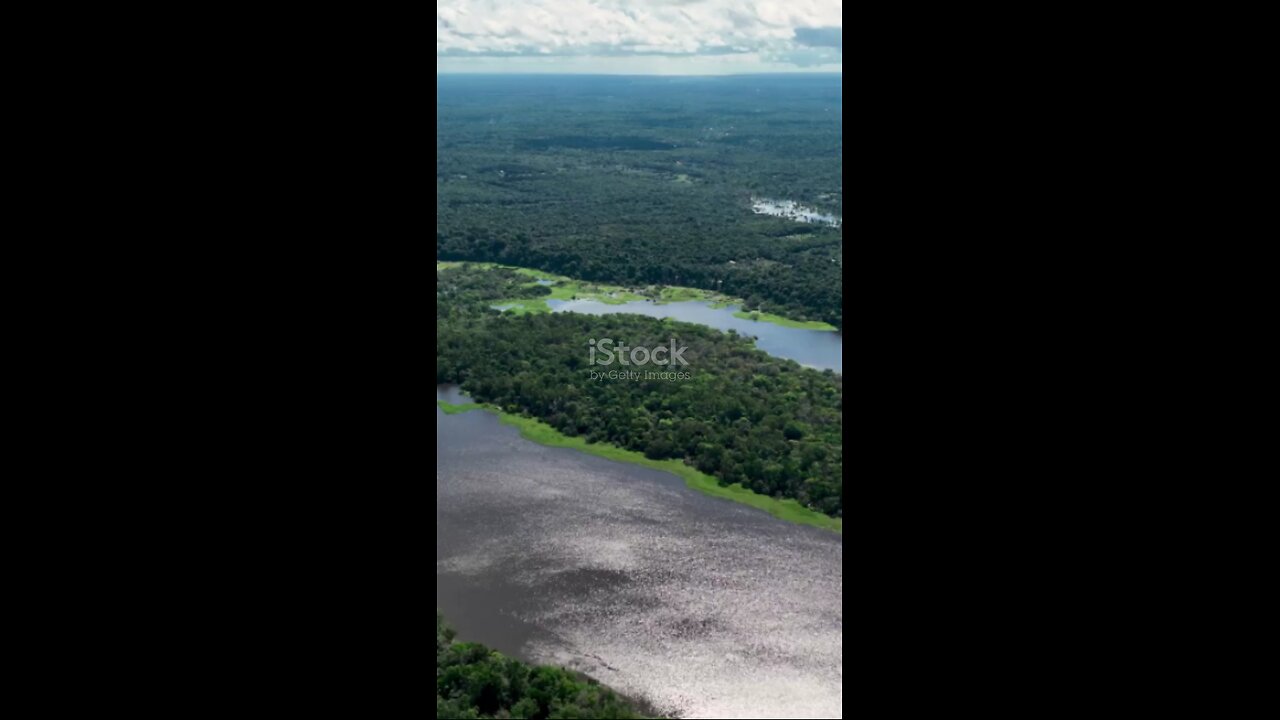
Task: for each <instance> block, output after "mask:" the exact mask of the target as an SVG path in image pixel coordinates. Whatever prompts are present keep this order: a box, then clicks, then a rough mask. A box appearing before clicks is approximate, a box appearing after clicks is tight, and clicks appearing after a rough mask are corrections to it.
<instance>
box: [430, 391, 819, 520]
mask: <svg viewBox="0 0 1280 720" xmlns="http://www.w3.org/2000/svg"><path fill="white" fill-rule="evenodd" d="M436 407H438V408H440V410H442V411H443V412H444V413H445V414H446V415H458V414H461V413H465V412H471V411H473V410H484V411H486V412H491V413H493V414H495V415H497V416H498V420H499V422H501V423H502V424H504V425H510V426H512V427H514V428H516V429H517V430H519V431H520V435H521V436H522V437H524V438H525V439H526V440H530V441H532V442H536V443H538V444H540V445H546V446H548V447H559V448H569V449H571V450H579V451H581V452H584V453H587V454H589V455H595V456H597V457H602V458H604V459H606V460H613V461H615V462H622V463H630V464H633V465H640V466H643V467H647V468H650V469H653V470H661V471H663V472H669V473H671V474H672V475H675V476H676V477H678V478H680V479H682V480H684V482H685V484H686V485H687V486H689V487H690V488H693V489H694V490H697V491H698V492H701V493H703V494H705V495H710V496H712V497H718V498H724V499H726V500H732V501H734V502H738V503H742V504H744V505H750V506H751V507H753V508H756V509H758V510H764V511H765V512H767V513H769V514H770V515H772V516H774V517H776V518H778V519H780V520H785V521H787V522H792V523H796V524H798V525H808V526H810V527H816V528H821V529H823V530H830V531H832V532H835V533H838V534H840V535H843V534H844V520H843V519H841V518H833V517H829V516H827V515H823V514H822V513H819V512H815V511H813V510H810V509H808V508H806V507H804V506H803V505H801V504H800V503H799V502H797V501H795V500H777V499H775V498H771V497H768V496H766V495H761V494H759V493H756V492H753V491H751V490H748V489H747V488H744V487H742V486H741V485H730V486H728V487H725V486H722V485H720V483H719V481H718V480H716V478H714V477H712V476H710V475H707V474H706V473H703V472H699V471H698V470H697V469H696V468H692V467H689V466H688V465H686V464H684V463H683V462H681V461H680V460H653V459H651V458H647V457H645V456H644V454H643V453H638V452H634V451H632V450H625V449H623V448H620V447H617V446H615V445H609V444H606V443H588V442H587V441H586V440H585V439H584V438H581V437H570V436H568V435H564V434H562V433H560V432H559V431H558V430H556V429H555V428H553V427H551V426H550V425H547V424H546V423H543V422H541V421H540V420H537V419H534V418H527V417H524V416H522V415H514V414H512V413H507V412H503V411H501V410H499V409H498V408H496V407H493V406H488V405H481V404H477V403H466V404H453V403H448V402H445V401H443V400H437V401H436Z"/></svg>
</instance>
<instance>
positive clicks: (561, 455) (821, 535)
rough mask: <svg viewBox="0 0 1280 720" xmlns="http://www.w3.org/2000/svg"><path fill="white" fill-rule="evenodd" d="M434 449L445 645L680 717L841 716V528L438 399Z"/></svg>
mask: <svg viewBox="0 0 1280 720" xmlns="http://www.w3.org/2000/svg"><path fill="white" fill-rule="evenodd" d="M437 398H439V399H447V400H449V401H451V402H463V401H465V399H464V398H463V397H462V396H461V395H460V394H459V393H458V391H457V389H456V388H437ZM436 454H437V460H436V602H437V604H438V605H439V607H440V608H442V609H443V610H444V612H445V614H446V616H448V617H449V619H450V620H451V622H453V624H454V625H455V626H456V627H457V628H458V630H459V634H460V637H461V638H462V639H464V640H476V641H480V642H484V643H486V644H488V645H491V646H493V647H495V648H497V649H499V650H502V651H504V652H507V653H510V654H513V655H517V656H520V657H523V658H525V659H528V660H532V661H535V662H546V663H553V664H560V665H566V666H569V667H573V668H576V669H578V670H581V671H583V672H586V673H587V674H589V675H591V676H593V677H596V678H598V679H599V680H601V681H604V682H607V683H609V684H610V685H613V686H614V687H616V688H618V689H619V690H622V691H623V692H626V693H629V694H633V695H636V696H641V697H644V698H645V699H647V700H648V701H650V702H651V703H653V704H654V705H655V706H657V707H658V708H659V709H661V710H663V711H669V712H678V713H679V714H681V715H683V716H685V717H717V718H730V717H753V718H757V717H758V718H789V717H811V718H819V717H840V716H841V700H842V683H843V672H844V671H843V656H842V653H843V639H842V622H843V614H842V613H843V611H842V606H841V595H842V583H843V565H842V563H843V560H842V555H843V549H844V542H843V540H842V538H841V537H840V536H838V535H835V534H833V533H829V532H825V531H821V530H816V529H812V528H804V527H799V526H795V525H790V524H788V523H783V522H781V521H778V520H775V519H774V518H772V517H770V516H769V515H766V514H765V513H762V512H760V511H757V510H753V509H751V508H748V507H745V506H742V505H738V504H736V503H731V502H727V501H723V500H716V499H712V498H709V497H706V496H703V495H701V494H698V493H695V492H693V491H691V490H689V489H687V488H686V487H685V486H684V484H683V483H682V482H681V481H680V480H679V479H678V478H675V477H674V476H671V475H668V474H666V473H660V472H657V471H652V470H648V469H646V468H640V467H635V466H631V465H625V464H619V463H614V462H610V461H607V460H604V459H601V458H596V457H592V456H589V455H584V454H582V453H579V452H575V451H571V450H564V449H556V448H547V447H543V446H540V445H537V444H534V443H532V442H529V441H526V440H524V439H522V438H521V437H520V436H519V434H518V433H517V432H516V431H515V430H514V429H513V428H510V427H507V426H504V425H501V424H499V423H498V420H497V418H496V417H495V416H493V415H491V414H489V413H484V412H472V413H466V414H462V415H454V416H447V415H445V414H444V413H442V412H441V411H440V410H438V409H437V410H436Z"/></svg>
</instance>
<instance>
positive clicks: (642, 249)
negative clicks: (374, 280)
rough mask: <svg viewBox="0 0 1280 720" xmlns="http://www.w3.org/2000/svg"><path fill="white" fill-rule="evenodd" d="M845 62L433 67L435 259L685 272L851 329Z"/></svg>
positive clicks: (565, 269) (606, 278)
mask: <svg viewBox="0 0 1280 720" xmlns="http://www.w3.org/2000/svg"><path fill="white" fill-rule="evenodd" d="M842 102H843V91H842V87H841V84H840V79H839V78H838V77H836V78H831V77H825V78H824V77H791V78H778V77H772V78H769V77H757V78H591V77H579V78H564V77H559V78H519V79H513V78H494V77H490V78H486V77H466V78H446V77H442V78H438V79H437V90H436V108H437V109H436V127H437V131H436V150H437V153H436V158H437V159H436V213H437V219H436V258H437V259H438V260H483V261H493V262H500V263H505V264H511V265H519V266H524V267H532V268H538V269H542V270H546V271H550V272H555V273H559V274H562V275H567V276H570V277H574V278H579V279H583V280H589V281H595V282H611V283H615V284H620V285H630V286H635V285H649V284H664V285H683V286H688V287H697V288H703V289H707V290H717V291H721V292H724V293H726V294H728V295H732V296H735V297H741V298H744V299H745V300H746V305H747V308H748V309H755V310H764V311H765V312H770V313H774V314H778V315H784V316H787V317H791V318H795V319H801V320H820V321H824V322H828V323H831V324H832V325H835V326H836V327H842V313H841V304H842V300H843V295H842V289H841V272H842V264H843V253H842V237H843V235H842V231H841V230H840V229H836V228H831V227H826V226H821V225H809V224H802V223H797V222H794V221H791V220H787V219H782V218H776V217H771V216H766V215H756V214H754V213H753V212H752V210H751V203H752V199H753V198H756V197H760V198H770V199H783V200H795V201H798V202H801V203H803V204H804V205H806V206H809V207H813V208H816V209H820V210H823V211H826V212H830V213H833V214H836V215H840V214H842V211H843V193H844V189H843V183H842V179H841V162H842V153H843V147H842V143H843V141H842V137H841V120H842V118H841V107H842Z"/></svg>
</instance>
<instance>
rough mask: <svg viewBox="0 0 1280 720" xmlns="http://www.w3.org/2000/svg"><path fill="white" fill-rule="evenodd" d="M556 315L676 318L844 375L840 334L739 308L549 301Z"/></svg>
mask: <svg viewBox="0 0 1280 720" xmlns="http://www.w3.org/2000/svg"><path fill="white" fill-rule="evenodd" d="M547 304H548V305H550V306H551V309H552V310H553V311H555V312H578V313H585V314H587V315H612V314H616V313H628V314H633V315H648V316H649V317H656V318H672V319H675V320H682V321H684V322H690V323H697V324H699V325H706V326H707V327H713V328H716V329H717V330H734V331H737V333H738V334H740V335H747V336H750V337H754V338H755V339H756V347H758V348H760V349H761V350H763V351H765V352H767V353H769V354H770V355H773V356H774V357H780V358H785V359H788V360H795V361H796V362H798V363H800V364H801V365H807V366H809V367H812V368H817V369H819V370H834V371H836V372H843V366H844V338H843V337H841V335H840V333H836V332H824V331H821V330H804V329H800V328H789V327H782V326H781V325H774V324H773V323H767V322H760V321H756V320H748V319H746V318H739V317H734V315H733V314H734V313H735V312H738V311H739V310H741V308H740V307H738V306H737V305H729V306H727V307H723V308H713V307H711V305H710V303H706V302H692V301H691V302H673V303H666V304H663V305H659V304H656V303H651V302H645V301H637V302H629V303H625V304H622V305H609V304H606V303H602V302H599V301H596V300H548V301H547Z"/></svg>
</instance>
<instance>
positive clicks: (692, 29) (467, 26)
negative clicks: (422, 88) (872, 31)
mask: <svg viewBox="0 0 1280 720" xmlns="http://www.w3.org/2000/svg"><path fill="white" fill-rule="evenodd" d="M841 11H842V8H841V0H771V1H766V0H439V1H438V2H437V3H436V63H437V72H439V71H440V67H441V66H442V65H444V66H446V67H454V68H456V67H457V66H459V65H463V63H462V61H463V60H465V59H468V58H470V59H475V60H479V59H483V58H508V59H509V61H508V62H505V63H502V62H499V63H496V64H498V65H509V66H514V65H516V64H517V62H516V60H517V59H518V58H530V59H531V58H565V59H570V60H573V59H577V60H585V59H588V58H596V59H601V60H603V59H607V58H619V57H622V58H632V59H635V60H637V62H638V64H643V63H641V62H639V60H640V59H643V58H646V57H647V58H650V59H651V60H650V61H649V64H655V63H654V62H653V61H652V58H657V57H668V58H686V59H689V60H691V61H693V62H690V63H688V64H689V66H690V67H691V68H694V67H695V66H697V67H703V66H706V65H708V64H713V65H714V64H719V65H729V66H736V65H741V64H746V65H750V64H751V63H755V64H757V65H769V64H778V63H782V64H786V63H787V62H788V61H789V59H790V58H791V57H793V56H795V54H796V52H797V51H798V50H803V48H804V43H801V42H798V41H797V31H800V33H801V35H800V37H802V38H803V39H806V40H807V39H808V38H810V37H815V36H821V37H830V36H832V35H833V34H834V35H835V36H839V34H840V32H841V30H840V28H841V26H842V18H841ZM819 31H820V33H821V35H814V33H815V32H819ZM824 44H825V43H824ZM836 47H837V50H836V51H835V53H834V54H828V55H827V56H824V57H826V58H827V59H833V60H834V63H836V66H837V68H838V64H839V62H840V58H839V49H838V47H839V46H836ZM728 56H741V59H743V60H748V59H750V62H748V63H732V62H728V61H726V60H725V58H727V57H728ZM717 57H719V58H720V60H719V61H715V62H709V59H711V58H717ZM806 57H807V56H806ZM477 64H478V65H486V66H490V67H491V66H493V65H494V64H495V63H494V62H492V61H489V62H482V63H477ZM562 64H573V63H562ZM611 64H614V65H616V64H618V63H616V62H615V63H611ZM657 64H661V63H657ZM748 69H750V68H748ZM757 69H758V68H757ZM691 71H692V72H699V70H696V69H694V70H691Z"/></svg>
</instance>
